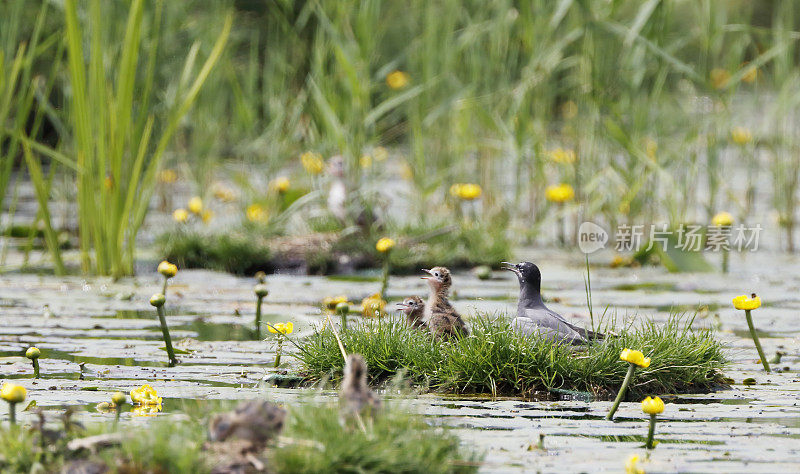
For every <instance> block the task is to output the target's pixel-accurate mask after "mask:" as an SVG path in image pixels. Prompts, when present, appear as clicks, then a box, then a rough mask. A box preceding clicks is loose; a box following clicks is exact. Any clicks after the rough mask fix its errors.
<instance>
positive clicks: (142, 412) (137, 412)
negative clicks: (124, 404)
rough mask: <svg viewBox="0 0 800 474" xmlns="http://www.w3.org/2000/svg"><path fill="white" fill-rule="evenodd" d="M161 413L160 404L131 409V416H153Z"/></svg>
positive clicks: (137, 406)
mask: <svg viewBox="0 0 800 474" xmlns="http://www.w3.org/2000/svg"><path fill="white" fill-rule="evenodd" d="M160 411H161V404H158V405H135V406H134V407H133V408H132V409H131V413H133V416H155V415H156V414H158V412H160Z"/></svg>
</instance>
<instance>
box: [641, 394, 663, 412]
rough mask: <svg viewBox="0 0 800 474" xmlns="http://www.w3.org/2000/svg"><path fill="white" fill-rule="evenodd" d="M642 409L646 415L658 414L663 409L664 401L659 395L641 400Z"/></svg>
mask: <svg viewBox="0 0 800 474" xmlns="http://www.w3.org/2000/svg"><path fill="white" fill-rule="evenodd" d="M642 411H643V412H645V413H647V414H648V415H658V414H659V413H661V412H663V411H664V402H663V401H661V399H660V398H659V397H655V398H650V397H647V398H645V399H644V400H642Z"/></svg>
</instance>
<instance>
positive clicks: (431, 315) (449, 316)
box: [422, 267, 469, 339]
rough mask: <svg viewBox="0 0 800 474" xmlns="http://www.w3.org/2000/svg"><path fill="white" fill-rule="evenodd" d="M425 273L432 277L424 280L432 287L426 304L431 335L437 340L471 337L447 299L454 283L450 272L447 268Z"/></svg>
mask: <svg viewBox="0 0 800 474" xmlns="http://www.w3.org/2000/svg"><path fill="white" fill-rule="evenodd" d="M423 271H424V272H427V273H428V275H430V276H427V277H422V278H423V279H425V280H428V286H430V296H428V302H427V303H426V304H425V323H426V324H427V325H428V329H429V330H430V332H431V334H433V335H434V337H436V338H437V339H451V338H453V337H455V338H459V337H462V336H469V328H468V327H467V324H466V323H465V322H464V320H463V319H462V318H461V315H460V314H458V312H457V311H456V310H455V308H453V306H452V305H451V304H450V301H449V300H448V299H447V297H448V295H449V294H450V286H451V285H452V283H453V280H452V278H451V277H450V270H448V269H446V268H445V267H434V268H432V269H430V270H425V269H423Z"/></svg>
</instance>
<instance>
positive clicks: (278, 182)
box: [269, 176, 291, 193]
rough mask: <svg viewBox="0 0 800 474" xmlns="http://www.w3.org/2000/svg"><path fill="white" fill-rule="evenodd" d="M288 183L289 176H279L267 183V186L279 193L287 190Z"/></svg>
mask: <svg viewBox="0 0 800 474" xmlns="http://www.w3.org/2000/svg"><path fill="white" fill-rule="evenodd" d="M290 184H291V183H290V182H289V178H287V177H286V176H279V177H277V178H275V179H273V180H272V181H271V182H270V183H269V187H270V189H273V190H275V191H277V192H279V193H285V192H286V191H288V190H289V186H290Z"/></svg>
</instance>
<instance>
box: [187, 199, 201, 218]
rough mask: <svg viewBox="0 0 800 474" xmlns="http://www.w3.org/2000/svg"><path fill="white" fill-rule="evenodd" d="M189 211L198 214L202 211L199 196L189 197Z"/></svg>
mask: <svg viewBox="0 0 800 474" xmlns="http://www.w3.org/2000/svg"><path fill="white" fill-rule="evenodd" d="M188 207H189V211H190V212H191V213H192V214H200V213H201V212H203V200H202V199H200V197H199V196H195V197H193V198H191V199H189V206H188Z"/></svg>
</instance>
